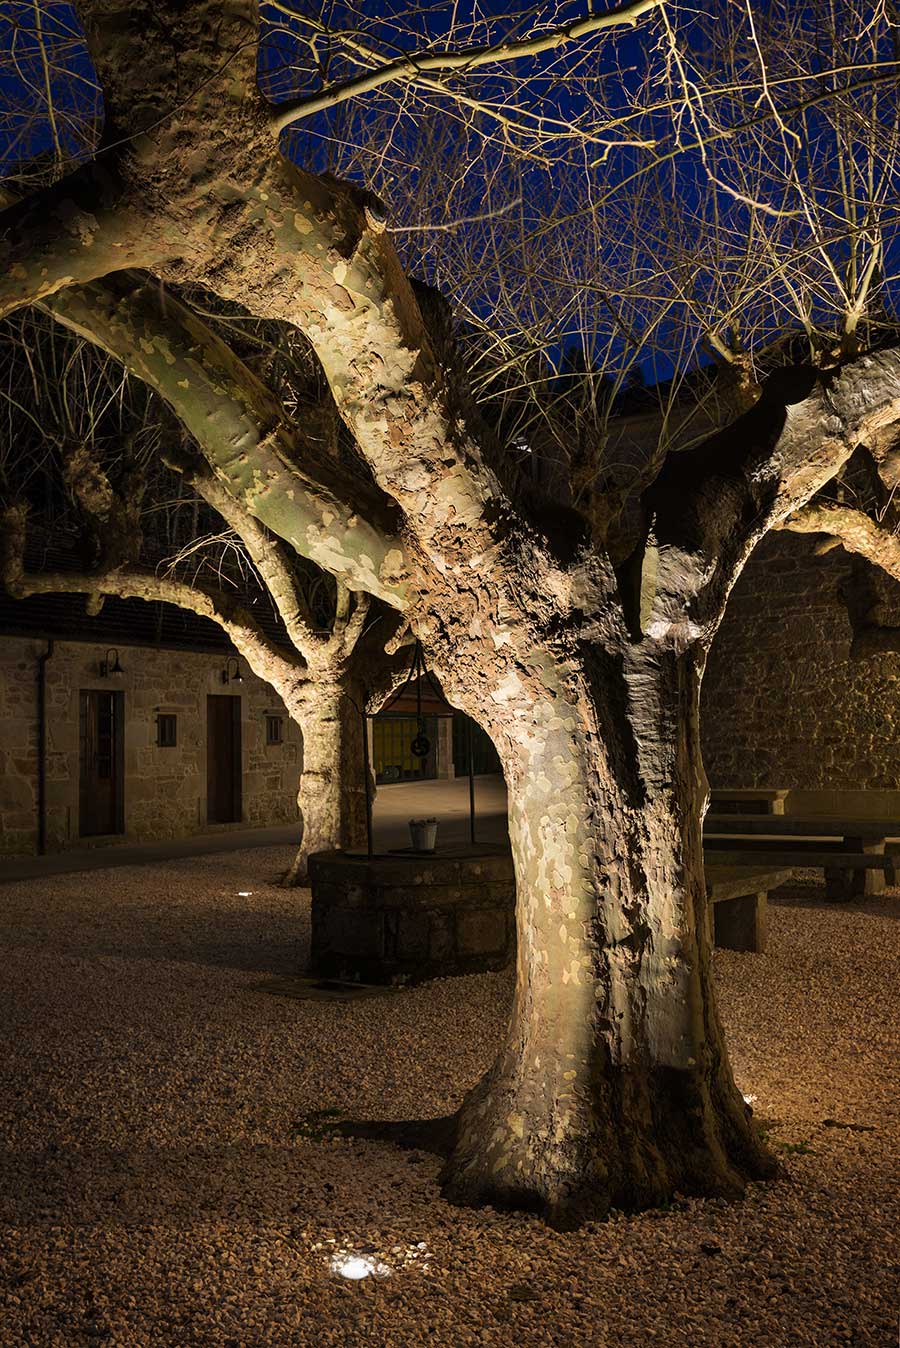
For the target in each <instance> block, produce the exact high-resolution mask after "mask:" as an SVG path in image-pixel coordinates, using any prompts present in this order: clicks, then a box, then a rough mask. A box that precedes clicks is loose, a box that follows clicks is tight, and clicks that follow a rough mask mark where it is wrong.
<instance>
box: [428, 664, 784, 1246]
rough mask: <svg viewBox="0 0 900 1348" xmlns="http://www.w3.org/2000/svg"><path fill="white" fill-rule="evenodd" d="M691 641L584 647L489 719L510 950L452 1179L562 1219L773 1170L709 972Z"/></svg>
mask: <svg viewBox="0 0 900 1348" xmlns="http://www.w3.org/2000/svg"><path fill="white" fill-rule="evenodd" d="M701 663H702V656H701V655H697V654H693V653H687V654H683V655H676V654H675V653H673V652H672V651H665V650H654V649H653V647H652V644H650V643H647V642H644V643H643V644H642V646H641V647H640V648H636V649H635V651H634V653H633V655H631V656H629V657H627V660H626V662H625V664H624V665H623V664H622V663H621V662H619V661H617V660H614V659H612V658H609V657H607V656H605V655H604V654H603V653H602V652H600V653H597V654H592V655H591V656H590V657H589V658H588V659H586V660H585V661H584V663H583V665H581V667H577V668H571V667H570V668H568V669H566V670H565V671H561V673H562V677H561V678H560V680H559V682H558V684H557V686H556V688H555V689H553V690H552V691H551V692H548V695H547V696H546V697H543V698H541V699H540V700H538V701H535V702H534V703H533V704H532V705H531V706H529V707H523V708H518V709H517V711H516V714H515V716H514V717H512V718H511V719H506V718H502V719H499V720H498V722H497V723H496V725H494V726H492V727H491V730H492V733H493V735H494V737H495V739H496V742H497V743H498V746H499V747H500V751H501V757H502V761H503V767H504V773H505V776H506V780H507V784H508V788H509V826H510V836H511V840H512V848H513V857H514V862H515V872H516V887H517V918H518V921H517V927H518V959H517V978H516V990H515V998H514V1007H513V1013H512V1018H511V1021H510V1026H509V1030H508V1033H507V1037H506V1041H505V1043H504V1046H503V1048H502V1049H501V1051H500V1053H499V1055H498V1057H497V1060H496V1062H495V1063H494V1065H493V1067H492V1068H491V1070H490V1072H489V1073H488V1074H487V1076H486V1077H485V1078H484V1079H483V1080H482V1081H481V1082H480V1083H479V1085H478V1086H476V1087H475V1089H474V1090H473V1091H472V1092H471V1093H470V1095H469V1096H468V1097H467V1099H466V1100H465V1102H464V1104H463V1106H462V1108H461V1111H460V1114H459V1118H458V1132H457V1138H456V1144H455V1149H454V1151H453V1153H452V1155H451V1157H450V1159H449V1162H448V1164H447V1166H446V1169H445V1172H444V1179H445V1183H446V1188H447V1192H448V1193H449V1195H450V1196H452V1197H454V1198H456V1199H459V1200H462V1201H465V1202H473V1203H475V1202H493V1203H495V1204H498V1205H514V1206H518V1207H522V1206H524V1207H530V1208H533V1209H537V1210H540V1211H542V1212H544V1213H545V1214H546V1215H547V1216H548V1217H549V1218H550V1220H551V1221H553V1222H555V1223H557V1224H559V1225H567V1224H570V1223H573V1222H576V1221H578V1220H580V1219H583V1218H585V1217H591V1216H598V1215H603V1214H604V1213H605V1212H606V1211H607V1210H608V1209H609V1208H610V1206H615V1207H622V1208H638V1207H645V1206H647V1205H649V1204H653V1203H658V1202H660V1201H661V1200H663V1199H666V1198H669V1197H671V1195H672V1194H673V1193H674V1192H676V1191H678V1190H683V1191H685V1192H690V1193H702V1194H721V1195H735V1194H738V1193H740V1192H741V1191H742V1189H743V1187H744V1184H745V1181H746V1180H747V1179H749V1178H754V1177H759V1176H761V1175H763V1174H765V1173H769V1172H770V1170H771V1164H770V1162H769V1161H768V1159H767V1157H766V1155H765V1152H764V1150H763V1148H762V1146H761V1145H760V1143H759V1141H758V1139H757V1137H756V1134H755V1132H754V1129H753V1126H752V1123H751V1119H750V1111H749V1109H748V1108H747V1106H746V1105H745V1103H744V1101H743V1099H742V1097H741V1095H740V1093H739V1092H738V1090H737V1089H736V1087H735V1085H734V1082H733V1080H732V1076H731V1071H730V1068H729V1065H728V1059H727V1055H726V1052H725V1048H724V1042H723V1037H722V1029H721V1026H720V1023H719V1018H718V1015H717V1012H716V1007H715V997H714V991H713V986H712V982H711V975H710V938H709V926H708V919H707V902H706V890H705V882H704V873H703V854H702V845H701V823H700V821H701V816H702V810H703V806H704V803H705V798H706V780H705V776H704V773H703V767H702V763H701V758H700V743H699V733H698V693H699V683H700V673H701Z"/></svg>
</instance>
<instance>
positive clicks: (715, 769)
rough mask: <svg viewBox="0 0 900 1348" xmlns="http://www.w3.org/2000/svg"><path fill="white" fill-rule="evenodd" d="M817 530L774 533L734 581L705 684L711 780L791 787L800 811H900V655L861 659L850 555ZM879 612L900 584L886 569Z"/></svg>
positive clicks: (885, 610)
mask: <svg viewBox="0 0 900 1348" xmlns="http://www.w3.org/2000/svg"><path fill="white" fill-rule="evenodd" d="M815 542H816V540H815V539H814V538H810V537H806V536H803V535H797V534H790V533H774V534H770V535H769V536H768V537H767V538H765V539H763V541H762V542H761V543H760V545H759V547H758V548H757V549H756V551H755V553H754V554H753V556H752V557H751V559H750V561H749V562H748V564H747V567H746V569H745V570H744V573H743V575H742V576H741V577H740V579H739V581H738V583H737V584H736V585H735V587H734V591H733V592H732V595H731V598H730V600H729V603H728V609H727V611H726V614H725V619H724V622H723V623H722V626H721V629H720V630H719V633H718V635H717V636H716V639H715V641H714V642H713V647H712V651H711V652H710V659H709V666H708V670H707V674H706V678H705V680H704V685H703V698H702V707H701V729H702V735H703V755H704V761H705V765H706V771H707V775H708V777H709V781H710V786H712V787H780V788H788V789H790V791H791V795H790V797H789V799H788V811H789V812H790V813H811V812H820V813H843V812H845V811H849V812H851V813H854V814H856V813H859V814H863V815H873V816H879V815H880V816H882V817H888V816H894V815H896V814H897V813H898V811H900V735H898V729H900V654H879V655H874V656H866V657H862V658H859V657H851V655H850V646H851V642H852V637H853V632H852V629H851V625H850V620H849V617H848V613H847V606H846V604H845V602H844V599H843V592H844V591H845V590H846V587H847V586H848V584H849V581H850V571H851V560H850V558H849V556H848V554H847V553H846V552H844V550H843V549H842V548H835V549H834V550H833V551H831V552H828V553H826V554H825V555H824V556H816V555H815V554H814V551H813V549H814V545H815ZM873 581H874V584H875V585H876V586H877V589H878V595H879V614H878V616H879V621H880V622H881V623H882V624H883V625H898V626H900V586H898V585H897V584H896V583H895V582H893V581H891V580H889V579H888V578H887V577H885V576H883V575H881V573H875V575H874V577H873Z"/></svg>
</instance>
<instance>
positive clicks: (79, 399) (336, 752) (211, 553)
mask: <svg viewBox="0 0 900 1348" xmlns="http://www.w3.org/2000/svg"><path fill="white" fill-rule="evenodd" d="M170 303H171V304H172V305H175V303H176V301H175V300H174V298H173V299H172V300H171V301H170ZM210 336H212V334H210ZM2 337H3V340H2V341H0V370H2V388H0V406H2V409H3V412H4V414H5V415H4V417H3V423H4V424H3V433H2V434H0V483H2V495H3V497H4V498H5V505H4V507H3V510H2V515H0V522H2V526H3V556H2V580H3V584H4V586H5V588H6V589H7V591H8V592H9V593H10V594H11V595H14V596H16V597H20V598H24V597H27V596H29V595H36V594H48V593H66V594H72V595H83V596H84V597H85V600H86V603H87V606H88V611H89V612H94V613H96V612H98V611H99V609H100V608H101V606H102V603H103V600H104V598H105V597H106V596H108V595H116V596H118V597H120V598H125V599H141V600H144V601H147V602H151V601H155V602H164V603H169V604H172V605H175V606H176V607H178V608H182V609H186V610H188V611H190V612H193V613H196V614H199V615H200V616H202V617H205V618H208V619H210V620H211V621H213V622H215V623H216V624H217V625H218V626H219V627H221V628H222V630H223V631H224V632H225V633H226V635H227V636H228V637H229V638H230V640H231V641H232V643H233V645H234V646H235V648H236V649H237V650H238V651H239V653H240V654H241V655H242V656H243V657H244V658H245V659H246V661H247V663H248V664H249V666H250V668H251V669H252V670H253V672H254V673H255V674H257V675H258V676H259V677H260V678H262V679H265V680H266V682H267V683H269V684H270V685H271V686H272V687H273V688H274V689H275V691H276V692H277V693H278V695H279V697H280V698H281V699H282V701H283V702H284V704H285V708H286V710H287V712H288V714H289V715H290V717H291V718H292V720H293V721H294V722H295V723H296V724H297V725H298V726H299V728H300V731H301V735H302V767H301V773H300V781H299V788H298V805H299V814H300V845H299V849H298V853H297V857H296V859H295V862H294V864H293V866H292V867H291V869H290V872H289V873H288V876H287V879H288V882H290V883H303V882H305V880H306V866H307V859H308V857H309V855H310V853H311V852H314V851H318V850H321V849H323V848H329V847H348V846H358V845H359V844H360V843H361V842H362V840H363V836H364V827H365V788H364V782H363V751H362V730H361V712H362V710H363V709H364V706H365V703H366V698H367V696H369V695H370V694H371V696H372V697H374V698H376V699H377V695H378V689H379V673H380V675H381V677H382V678H385V677H386V678H387V679H388V681H390V662H389V661H386V660H384V659H382V660H381V662H380V666H379V661H378V658H377V656H378V647H377V646H376V647H375V648H374V650H373V649H372V648H371V639H370V640H369V641H368V642H366V641H363V640H361V639H362V637H363V633H364V625H365V622H366V618H367V615H368V614H369V599H368V596H367V595H366V594H358V595H356V596H354V595H352V594H351V592H350V591H349V590H348V589H347V588H346V587H345V586H344V585H343V584H342V583H340V582H338V583H337V587H336V594H335V597H334V599H333V600H332V601H331V606H330V607H331V612H330V613H329V614H328V616H327V618H326V625H325V626H324V627H323V625H322V619H321V617H320V616H318V615H316V614H314V613H313V612H312V610H311V608H310V603H309V600H308V594H309V582H310V577H309V575H305V574H304V573H303V570H302V569H301V568H299V567H298V561H299V560H300V559H299V558H298V557H297V555H296V554H295V553H294V552H293V551H292V550H291V549H290V548H289V547H287V546H286V545H285V544H283V543H282V542H280V541H279V540H278V539H277V538H276V537H274V536H273V535H272V534H270V533H269V532H268V531H267V530H266V528H265V527H264V526H263V525H261V524H260V523H259V522H258V520H257V519H256V518H255V517H254V516H253V515H252V514H251V513H250V511H249V510H247V509H246V508H245V507H244V506H242V505H241V503H240V501H239V499H238V498H237V497H236V496H233V495H231V494H230V493H229V492H228V490H227V489H226V488H225V487H223V485H222V484H221V483H220V482H219V481H218V480H217V479H216V477H215V476H214V474H213V472H212V470H211V469H210V467H209V464H208V463H207V461H206V460H205V459H204V458H203V455H202V454H201V453H200V451H199V448H198V446H197V445H196V444H194V442H192V441H191V440H190V439H189V438H188V437H187V436H186V435H185V427H186V425H187V424H188V423H189V422H190V420H191V418H190V417H189V416H188V415H187V413H185V414H184V419H183V421H182V422H180V423H179V422H178V421H176V420H175V419H174V418H172V417H169V416H168V415H166V412H165V408H164V406H163V405H162V404H161V403H160V401H159V400H158V399H156V398H154V397H153V395H152V394H150V392H149V383H148V384H144V383H142V382H140V381H138V380H135V379H129V377H128V376H127V375H126V374H125V373H124V371H123V370H122V367H121V364H120V362H119V360H118V359H113V358H111V357H107V356H104V355H101V354H100V352H99V351H98V350H97V348H96V347H95V346H93V345H87V344H86V343H85V342H84V341H83V340H80V339H79V340H73V339H71V338H68V339H66V335H65V333H64V332H63V331H62V330H61V328H60V327H58V326H57V324H55V323H51V322H50V321H49V320H48V319H47V318H46V317H42V316H41V315H40V314H39V313H36V312H31V313H27V312H26V314H25V315H24V317H22V318H21V319H20V320H19V321H18V322H16V323H14V324H13V323H9V322H8V323H7V324H6V328H5V331H4V332H3V334H2ZM235 363H237V362H236V361H235ZM248 376H249V372H248ZM260 387H261V386H260ZM223 401H224V400H223ZM215 436H216V431H215V430H212V431H210V429H209V428H208V427H207V430H206V438H207V440H209V439H210V438H213V439H215ZM29 516H30V517H31V529H32V547H31V552H32V553H33V554H35V560H37V559H38V558H39V557H40V556H41V554H42V553H43V554H44V555H45V556H46V552H45V550H44V549H43V548H42V547H41V546H40V543H41V539H43V538H51V539H52V540H53V544H54V546H53V549H52V550H51V559H50V563H49V565H48V563H47V561H46V560H45V561H44V562H43V564H40V565H39V566H38V567H37V568H35V566H34V563H33V562H32V565H31V567H30V568H26V551H27V543H28V538H27V533H26V530H27V527H28V520H29ZM64 539H65V540H68V543H69V547H68V553H67V555H68V559H69V560H68V564H67V566H66V567H65V569H64V570H59V569H54V568H53V560H55V559H56V556H57V553H58V552H59V548H60V543H61V540H64ZM73 562H74V563H75V564H74V565H73ZM332 588H334V587H332ZM265 607H269V608H270V612H271V613H272V615H273V616H275V617H277V619H279V620H280V624H281V627H282V630H283V636H282V639H281V640H280V641H279V640H278V639H277V637H275V636H273V623H272V622H271V621H268V622H267V621H264V620H263V619H264V617H265V615H264V614H260V612H259V611H260V609H261V608H265ZM376 626H377V624H376ZM393 629H394V624H392V623H389V624H388V625H387V627H386V628H385V626H384V624H382V632H383V634H384V633H387V634H389V633H390V632H392V631H393ZM381 644H382V647H383V644H384V635H382V641H381ZM364 674H365V676H366V679H367V680H368V686H367V685H366V684H365V683H364V680H363V675H364Z"/></svg>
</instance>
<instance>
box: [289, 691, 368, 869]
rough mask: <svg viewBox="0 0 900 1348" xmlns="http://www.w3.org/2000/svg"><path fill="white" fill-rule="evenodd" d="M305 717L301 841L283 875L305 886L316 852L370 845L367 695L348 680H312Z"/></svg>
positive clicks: (302, 725)
mask: <svg viewBox="0 0 900 1348" xmlns="http://www.w3.org/2000/svg"><path fill="white" fill-rule="evenodd" d="M310 691H311V696H310V697H309V698H308V699H307V700H306V703H305V706H304V709H303V713H302V719H301V721H300V725H301V729H302V733H303V762H302V766H301V769H300V783H299V788H298V792H297V804H298V807H299V812H300V845H299V848H298V850H297V855H296V857H295V859H294V862H293V864H292V866H291V868H290V870H289V871H288V872H287V874H286V875H285V878H284V883H285V884H287V885H305V884H306V883H307V881H308V878H309V875H308V868H309V858H310V856H311V854H312V853H313V852H322V851H327V850H330V849H332V848H353V847H362V846H364V845H365V837H366V792H365V781H364V776H363V768H364V759H363V726H362V716H361V712H360V707H361V706H362V697H361V695H359V692H358V690H356V689H354V688H353V687H351V686H350V685H349V684H348V683H347V682H346V681H344V682H335V683H328V682H326V681H324V680H321V681H320V680H313V682H312V684H311V690H310Z"/></svg>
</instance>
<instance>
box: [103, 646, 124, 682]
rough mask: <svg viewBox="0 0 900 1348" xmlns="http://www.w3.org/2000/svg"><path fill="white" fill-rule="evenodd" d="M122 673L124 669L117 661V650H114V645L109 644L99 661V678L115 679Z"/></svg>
mask: <svg viewBox="0 0 900 1348" xmlns="http://www.w3.org/2000/svg"><path fill="white" fill-rule="evenodd" d="M110 656H112V657H113V658H112V660H110ZM124 673H125V671H124V669H123V668H122V666H121V665H120V663H119V652H118V651H117V650H116V648H115V646H110V648H109V650H108V651H107V652H106V655H105V656H104V657H103V659H102V660H101V661H100V677H101V679H117V678H118V677H119V676H120V675H121V674H124Z"/></svg>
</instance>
